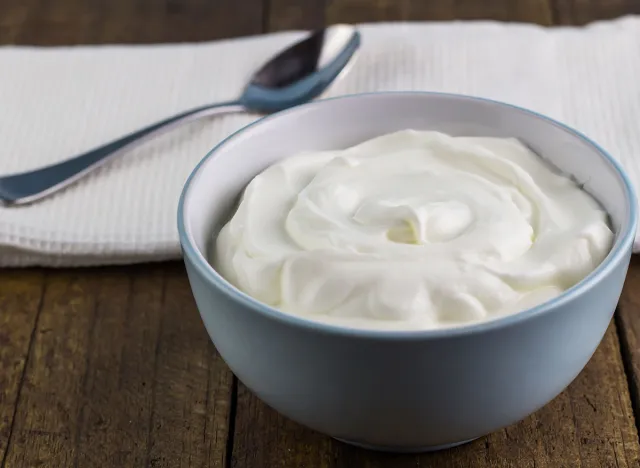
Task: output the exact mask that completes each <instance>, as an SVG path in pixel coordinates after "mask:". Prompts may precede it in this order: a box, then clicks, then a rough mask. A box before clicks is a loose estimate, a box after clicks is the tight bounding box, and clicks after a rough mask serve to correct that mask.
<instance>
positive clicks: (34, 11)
mask: <svg viewBox="0 0 640 468" xmlns="http://www.w3.org/2000/svg"><path fill="white" fill-rule="evenodd" d="M263 15H264V9H263V0H242V1H238V0H216V1H205V0H165V1H162V2H160V1H158V0H136V1H132V0H109V1H104V0H64V1H50V0H3V1H2V2H0V43H16V44H33V45H68V44H89V43H91V44H102V43H157V42H192V41H193V42H196V41H208V40H214V39H221V38H227V37H235V36H244V35H250V34H256V33H259V32H261V31H262V28H263Z"/></svg>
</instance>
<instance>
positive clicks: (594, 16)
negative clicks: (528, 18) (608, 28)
mask: <svg viewBox="0 0 640 468" xmlns="http://www.w3.org/2000/svg"><path fill="white" fill-rule="evenodd" d="M552 1H553V11H554V20H555V21H554V22H555V23H558V24H576V25H579V24H586V23H590V22H592V21H596V20H604V19H611V18H617V17H619V16H624V15H632V14H638V13H640V1H639V0H552Z"/></svg>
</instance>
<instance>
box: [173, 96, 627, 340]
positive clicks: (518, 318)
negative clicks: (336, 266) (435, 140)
mask: <svg viewBox="0 0 640 468" xmlns="http://www.w3.org/2000/svg"><path fill="white" fill-rule="evenodd" d="M372 95H373V96H379V95H389V96H393V95H398V96H402V95H425V96H440V97H451V98H456V99H469V100H474V101H483V102H487V103H491V104H497V105H500V106H504V107H508V108H511V109H513V110H516V111H518V112H523V113H526V114H528V115H531V116H533V117H536V118H539V119H542V120H544V121H546V122H547V123H549V124H551V125H553V126H556V127H558V128H560V129H562V130H564V131H565V132H568V133H570V134H571V135H573V136H574V137H577V138H579V139H581V140H583V141H584V142H585V143H587V144H589V145H591V146H592V147H593V148H595V149H596V150H597V151H598V152H599V153H600V154H601V155H602V156H604V158H605V159H606V160H607V161H608V163H609V164H610V165H611V166H612V167H613V168H614V169H615V171H616V173H617V175H618V177H619V178H620V180H621V181H622V182H623V184H624V189H625V193H626V196H627V197H628V199H629V207H630V213H629V214H628V216H629V218H628V225H627V230H626V232H621V233H618V236H620V237H618V239H617V240H616V242H615V244H614V246H613V248H612V249H611V251H610V252H609V254H608V255H607V257H606V258H605V259H604V260H603V261H602V263H601V264H600V265H598V267H597V268H596V269H595V270H594V271H592V272H591V273H590V274H589V275H587V276H586V277H585V278H584V279H582V280H581V281H579V282H578V283H577V284H575V285H574V286H572V287H571V288H569V289H567V290H566V291H564V292H563V293H562V294H560V295H559V296H557V297H555V298H553V299H551V300H549V301H546V302H543V303H542V304H539V305H537V306H535V307H531V308H529V309H525V310H523V311H521V312H518V313H515V314H511V315H505V316H502V317H498V318H495V319H491V320H488V321H484V322H472V323H469V324H467V325H456V326H453V327H444V328H436V329H426V330H384V329H382V330H381V329H368V328H355V327H348V326H341V325H336V324H332V323H324V322H319V321H315V320H313V319H309V318H305V317H302V316H296V315H292V314H289V313H286V312H282V311H280V310H278V309H276V308H274V307H271V306H269V305H267V304H264V303H263V302H260V301H258V300H257V299H254V298H253V297H251V296H249V295H248V294H246V293H244V292H242V291H240V290H239V289H238V288H236V287H235V286H233V285H232V284H231V283H229V282H228V281H227V280H225V279H224V278H223V277H222V276H221V275H220V274H219V273H218V272H216V271H215V269H214V268H213V266H211V264H210V263H209V262H208V261H207V259H206V258H205V257H204V255H203V254H202V252H200V250H199V249H198V248H197V247H196V245H195V242H194V240H193V237H192V235H191V232H190V229H189V228H188V227H187V225H186V220H185V215H184V206H185V202H186V199H187V197H188V193H189V188H190V187H191V183H192V182H193V180H194V178H195V177H196V175H197V174H198V172H199V171H200V168H201V166H202V165H203V164H204V163H205V162H206V161H208V160H209V159H210V158H212V157H214V156H215V154H216V152H217V151H218V150H219V149H220V148H222V147H223V146H224V145H226V144H227V143H228V142H229V141H230V140H232V139H234V138H235V137H236V136H238V135H239V134H240V133H242V132H244V131H246V130H248V129H250V128H251V127H253V126H255V125H259V124H261V123H262V122H264V121H266V120H270V119H274V118H278V117H280V116H281V115H284V114H286V113H289V112H295V111H296V110H297V109H300V108H301V107H302V108H304V107H309V106H314V105H319V104H320V105H321V103H322V102H325V101H334V100H346V99H357V98H359V97H362V96H372ZM637 223H638V207H637V203H636V195H635V191H634V189H633V185H632V184H631V181H630V180H629V178H628V176H627V174H626V173H625V171H624V170H623V169H622V166H621V165H620V163H618V161H616V160H615V159H614V158H613V157H612V156H611V155H610V154H609V153H608V152H607V151H606V150H604V149H603V148H602V147H601V146H600V145H598V144H597V143H596V142H594V141H593V140H591V139H590V138H588V137H587V136H586V135H584V134H583V133H581V132H579V131H577V130H575V129H573V128H571V127H569V126H568V125H565V124H563V123H561V122H558V121H557V120H554V119H552V118H550V117H547V116H546V115H543V114H540V113H538V112H535V111H532V110H529V109H525V108H523V107H519V106H516V105H513V104H508V103H505V102H501V101H496V100H493V99H487V98H481V97H476V96H469V95H464V94H455V93H440V92H432V91H381V92H370V93H357V94H348V95H343V96H338V97H332V98H327V99H321V100H316V101H313V102H310V103H307V104H302V105H299V106H295V107H292V108H290V109H286V110H283V111H280V112H276V113H274V114H270V115H267V116H265V117H262V118H259V119H258V120H256V121H255V122H252V123H250V124H249V125H247V126H245V127H242V128H241V129H239V130H237V131H236V132H234V133H232V134H231V135H229V136H228V137H227V138H225V139H224V140H222V141H221V142H220V143H218V144H217V145H216V146H215V147H214V148H213V149H212V150H211V151H209V153H208V154H207V155H206V156H205V157H204V158H203V159H202V160H201V161H200V162H199V163H198V165H197V166H196V167H195V169H194V170H193V171H192V172H191V174H190V175H189V177H188V179H187V181H186V182H185V185H184V188H183V190H182V194H181V195H180V201H179V204H178V234H179V237H180V244H181V246H182V250H183V255H184V256H186V257H188V258H189V259H190V260H191V261H192V264H193V265H194V266H195V267H196V268H197V269H198V270H199V272H200V274H202V276H204V278H206V280H207V281H208V282H209V283H210V284H211V285H213V286H214V287H215V288H217V289H218V290H219V291H220V292H221V293H223V294H225V295H227V296H228V297H229V298H230V299H232V300H234V301H236V302H239V303H241V304H242V305H244V306H246V307H249V308H250V309H251V310H253V311H254V312H256V313H259V314H263V315H266V316H267V317H269V318H271V319H274V320H276V321H279V322H282V323H284V324H286V325H289V326H293V327H299V328H303V329H307V330H310V331H314V332H319V333H327V334H332V335H343V336H351V337H355V338H376V339H423V338H438V337H440V338H452V337H455V336H463V335H468V334H476V333H481V332H488V331H491V330H496V329H500V328H506V327H509V326H512V325H515V324H517V323H520V322H523V321H527V320H529V319H532V318H533V317H536V316H538V315H542V314H544V313H549V312H551V311H552V310H554V309H556V308H557V307H561V306H562V305H564V304H566V303H567V302H569V301H571V300H573V299H574V298H576V297H577V296H579V295H580V294H581V293H582V292H583V291H585V290H588V289H589V288H591V287H593V286H594V285H595V284H596V283H597V282H598V281H599V280H600V279H601V278H602V277H604V276H606V275H607V274H609V273H610V271H611V270H612V269H613V268H615V267H616V266H617V264H618V263H619V262H620V260H621V258H622V257H623V256H624V255H625V254H626V252H627V250H628V249H631V248H632V244H633V241H634V238H635V234H636V229H637Z"/></svg>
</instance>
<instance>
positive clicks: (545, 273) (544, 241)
mask: <svg viewBox="0 0 640 468" xmlns="http://www.w3.org/2000/svg"><path fill="white" fill-rule="evenodd" d="M612 242H613V233H612V232H611V230H610V229H609V227H608V225H607V216H606V213H605V212H604V211H603V210H602V209H601V208H600V206H599V205H598V204H597V203H596V202H595V200H594V199H593V198H592V197H591V196H590V195H588V194H587V193H586V192H584V191H583V190H581V189H580V188H579V187H578V186H577V185H576V184H575V183H574V182H572V181H571V180H570V179H569V178H567V177H565V176H563V175H561V174H559V173H557V172H555V171H554V170H553V169H552V168H550V167H549V166H548V165H547V164H546V163H545V162H544V161H543V160H542V159H541V158H539V157H538V156H537V155H536V154H534V153H533V152H532V151H530V150H529V149H528V148H527V147H526V146H524V145H523V144H522V143H520V142H519V141H518V140H515V139H499V138H471V137H451V136H448V135H445V134H442V133H437V132H423V131H413V130H405V131H401V132H397V133H393V134H389V135H385V136H381V137H378V138H374V139H372V140H369V141H367V142H364V143H361V144H359V145H357V146H354V147H352V148H349V149H346V150H340V151H327V152H319V153H308V154H300V155H296V156H293V157H288V158H285V159H283V160H281V161H279V162H278V163H276V164H274V165H273V166H271V167H269V168H268V169H266V170H265V171H264V172H262V173H261V174H259V175H258V176H257V177H255V178H254V179H253V180H252V181H251V183H250V184H249V185H248V186H247V188H246V190H245V191H244V194H243V197H242V199H241V201H240V204H239V207H238V209H237V211H236V213H235V215H234V216H233V217H232V219H231V221H230V222H229V223H228V224H226V225H225V226H224V228H223V229H222V230H221V231H220V233H219V235H218V237H217V242H216V253H215V258H214V259H213V260H214V261H213V264H214V266H215V267H216V268H217V270H218V271H219V272H220V273H221V274H222V275H223V276H224V277H225V278H226V279H227V280H228V281H230V282H231V283H232V284H234V285H235V286H236V287H238V288H239V289H240V290H242V291H244V292H246V293H247V294H249V295H250V296H252V297H254V298H256V299H258V300H260V301H262V302H264V303H266V304H269V305H271V306H274V307H276V308H278V309H280V310H282V311H284V312H288V313H291V314H296V315H300V316H304V317H307V318H311V319H315V320H320V321H325V322H332V323H335V324H340V325H344V326H352V327H364V328H389V329H408V330H412V329H430V328H441V327H448V326H456V325H461V324H466V323H470V322H479V321H485V320H490V319H492V318H495V317H498V316H502V315H505V314H512V313H516V312H518V311H521V310H523V309H526V308H528V307H531V306H534V305H537V304H539V303H541V302H544V301H546V300H548V299H550V298H552V297H555V296H557V295H558V294H560V293H561V292H562V291H564V290H566V289H567V288H569V287H571V286H573V285H574V284H576V283H577V282H578V281H580V280H581V279H583V278H584V277H585V276H586V275H587V274H589V273H590V272H591V271H592V270H594V269H595V268H596V267H597V266H598V264H599V263H600V262H602V260H603V259H604V257H605V256H606V255H607V253H608V252H609V250H610V248H611V244H612Z"/></svg>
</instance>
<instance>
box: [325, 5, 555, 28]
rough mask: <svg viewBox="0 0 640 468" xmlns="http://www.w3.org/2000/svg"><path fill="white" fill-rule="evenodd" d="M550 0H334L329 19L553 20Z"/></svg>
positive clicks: (544, 22)
mask: <svg viewBox="0 0 640 468" xmlns="http://www.w3.org/2000/svg"><path fill="white" fill-rule="evenodd" d="M552 11H553V9H552V5H551V3H550V0H549V1H547V0H519V1H513V0H491V1H480V0H439V1H415V0H332V1H330V2H329V4H328V7H327V13H326V16H327V23H336V22H347V23H360V22H374V21H443V20H455V19H465V20H476V19H490V20H499V21H526V22H530V23H539V24H543V25H549V24H552V21H553V17H552Z"/></svg>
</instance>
